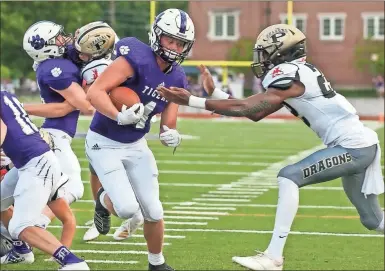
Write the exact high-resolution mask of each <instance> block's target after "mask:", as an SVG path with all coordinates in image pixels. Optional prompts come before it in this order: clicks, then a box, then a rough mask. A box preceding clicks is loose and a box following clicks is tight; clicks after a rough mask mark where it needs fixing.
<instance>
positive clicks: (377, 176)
mask: <svg viewBox="0 0 385 271" xmlns="http://www.w3.org/2000/svg"><path fill="white" fill-rule="evenodd" d="M361 192H362V193H364V195H365V197H366V196H367V195H370V194H375V195H379V194H382V193H384V178H383V176H382V170H381V148H380V144H378V143H377V152H376V156H375V157H374V160H373V162H372V163H371V164H370V165H369V167H368V168H367V169H366V172H365V179H364V183H363V185H362V188H361Z"/></svg>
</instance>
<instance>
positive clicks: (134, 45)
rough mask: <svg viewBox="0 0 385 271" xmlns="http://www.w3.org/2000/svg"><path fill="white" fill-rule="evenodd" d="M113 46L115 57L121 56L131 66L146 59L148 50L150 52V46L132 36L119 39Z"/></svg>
mask: <svg viewBox="0 0 385 271" xmlns="http://www.w3.org/2000/svg"><path fill="white" fill-rule="evenodd" d="M115 47H116V57H119V56H123V57H124V58H125V59H126V60H127V61H128V62H130V64H131V65H133V66H138V65H139V64H140V63H142V62H143V61H145V60H146V59H148V58H147V56H148V54H149V52H152V51H151V48H150V46H148V45H147V44H145V43H143V42H141V41H140V40H138V39H137V38H134V37H128V38H124V39H121V40H120V41H118V42H117V43H116V46H115Z"/></svg>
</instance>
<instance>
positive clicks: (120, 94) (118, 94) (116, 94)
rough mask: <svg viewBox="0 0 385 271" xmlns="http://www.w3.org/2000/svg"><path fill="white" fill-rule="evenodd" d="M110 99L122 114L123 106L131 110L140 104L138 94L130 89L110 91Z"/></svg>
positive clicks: (118, 88) (122, 88)
mask: <svg viewBox="0 0 385 271" xmlns="http://www.w3.org/2000/svg"><path fill="white" fill-rule="evenodd" d="M110 99H111V101H112V103H113V104H114V105H115V107H116V109H118V110H119V111H120V112H121V111H122V107H123V106H125V107H124V108H130V107H131V106H133V105H134V104H136V103H140V99H139V96H138V94H136V92H135V91H134V90H132V89H130V88H128V87H117V88H114V89H113V90H111V91H110ZM124 108H123V109H124Z"/></svg>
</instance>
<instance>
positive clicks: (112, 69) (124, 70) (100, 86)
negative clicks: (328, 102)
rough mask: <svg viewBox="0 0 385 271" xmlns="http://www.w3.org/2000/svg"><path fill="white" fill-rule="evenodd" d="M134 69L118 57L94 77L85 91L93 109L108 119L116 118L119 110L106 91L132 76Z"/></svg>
mask: <svg viewBox="0 0 385 271" xmlns="http://www.w3.org/2000/svg"><path fill="white" fill-rule="evenodd" d="M133 74H134V70H133V68H132V67H131V65H130V64H129V63H128V62H127V61H126V60H125V59H124V58H123V57H118V58H117V59H115V61H114V62H112V63H111V64H110V65H109V66H108V67H107V68H106V69H105V70H104V72H103V73H102V74H100V75H99V77H98V78H97V79H96V81H95V82H94V83H93V84H92V85H91V87H90V88H89V89H88V91H87V99H88V101H90V102H91V104H92V105H93V106H94V107H95V109H96V110H97V111H98V112H100V113H102V114H103V115H105V116H107V117H109V118H110V119H113V120H117V117H118V114H119V111H118V110H117V109H116V107H115V106H114V105H113V103H112V102H111V99H110V97H109V96H108V94H107V93H108V92H109V91H110V90H112V89H114V88H116V87H118V86H119V85H120V84H122V83H123V82H124V81H126V80H127V78H130V77H132V76H133Z"/></svg>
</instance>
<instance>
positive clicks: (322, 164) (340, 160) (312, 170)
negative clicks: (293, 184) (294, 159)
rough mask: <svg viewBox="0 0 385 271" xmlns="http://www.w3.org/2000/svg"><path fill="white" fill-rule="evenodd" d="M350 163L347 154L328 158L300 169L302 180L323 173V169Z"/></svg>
mask: <svg viewBox="0 0 385 271" xmlns="http://www.w3.org/2000/svg"><path fill="white" fill-rule="evenodd" d="M350 161H352V156H351V155H350V154H349V153H344V154H341V155H337V156H333V157H328V158H326V159H323V160H320V161H318V162H317V163H314V164H312V165H311V166H309V167H306V168H304V169H302V172H303V178H304V179H306V178H309V177H311V176H313V175H314V174H317V173H320V172H321V171H324V170H325V169H329V168H333V167H335V166H339V165H342V164H346V163H349V162H350Z"/></svg>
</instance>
